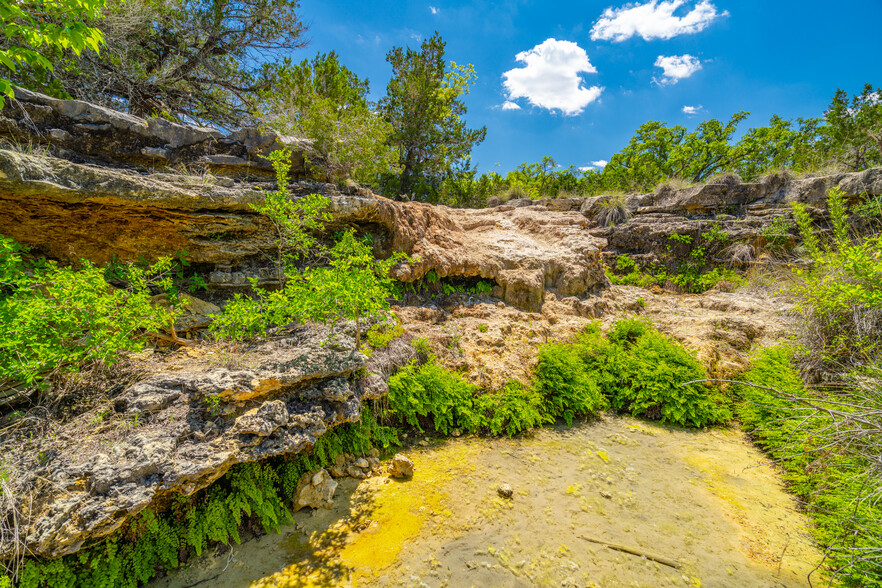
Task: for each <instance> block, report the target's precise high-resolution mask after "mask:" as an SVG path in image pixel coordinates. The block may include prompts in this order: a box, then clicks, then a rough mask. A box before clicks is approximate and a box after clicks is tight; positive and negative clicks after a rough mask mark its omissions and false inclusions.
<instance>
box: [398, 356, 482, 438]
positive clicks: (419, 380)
mask: <svg viewBox="0 0 882 588" xmlns="http://www.w3.org/2000/svg"><path fill="white" fill-rule="evenodd" d="M477 389H478V387H477V386H475V385H474V384H471V383H469V382H467V381H466V380H465V379H464V378H463V377H462V376H460V375H459V374H457V373H455V372H451V371H450V370H447V369H445V368H444V367H443V366H441V365H439V364H438V363H436V362H435V361H434V359H430V361H429V362H428V363H426V364H423V365H421V366H417V365H416V363H413V362H412V363H410V364H408V365H406V366H405V367H403V368H401V369H400V370H398V372H396V373H395V375H393V376H392V377H391V378H389V394H388V395H387V397H386V398H387V401H388V402H389V412H388V413H387V415H388V416H389V417H391V418H392V419H393V420H396V421H398V422H400V423H405V424H408V425H410V426H412V427H416V428H418V429H419V430H420V431H422V430H423V429H422V427H423V425H425V423H426V422H428V421H429V420H431V423H432V426H433V428H434V429H435V430H436V431H438V432H440V433H442V434H444V435H447V434H449V433H450V432H451V431H453V429H462V430H465V431H477V430H478V429H480V427H481V421H480V417H479V416H478V414H477V413H476V412H475V410H474V398H473V397H474V394H475V392H476V391H477Z"/></svg>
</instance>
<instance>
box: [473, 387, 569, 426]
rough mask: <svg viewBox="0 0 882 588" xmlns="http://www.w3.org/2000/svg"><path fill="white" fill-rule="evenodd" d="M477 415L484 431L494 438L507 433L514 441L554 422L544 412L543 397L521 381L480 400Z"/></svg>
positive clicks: (476, 410) (476, 408)
mask: <svg viewBox="0 0 882 588" xmlns="http://www.w3.org/2000/svg"><path fill="white" fill-rule="evenodd" d="M475 412H476V413H477V414H478V416H479V418H480V419H481V422H482V427H481V428H482V429H483V430H485V431H487V432H488V433H490V434H491V435H494V436H496V435H502V434H503V433H504V434H506V435H508V436H509V437H513V436H514V435H517V434H518V433H521V432H523V431H526V430H528V429H532V428H534V427H540V426H542V425H544V424H546V423H552V422H554V419H553V418H551V417H550V416H548V415H547V414H545V413H544V412H543V411H542V396H540V395H539V393H537V392H536V391H535V390H534V389H533V388H531V387H529V386H525V385H524V384H522V383H520V382H517V381H511V382H509V383H507V384H506V385H505V386H504V387H503V388H502V389H501V390H499V391H496V392H487V393H485V394H479V395H478V396H476V397H475Z"/></svg>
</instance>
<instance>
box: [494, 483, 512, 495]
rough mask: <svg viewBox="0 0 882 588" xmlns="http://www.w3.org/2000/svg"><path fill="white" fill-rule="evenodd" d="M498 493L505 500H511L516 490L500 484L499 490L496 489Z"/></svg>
mask: <svg viewBox="0 0 882 588" xmlns="http://www.w3.org/2000/svg"><path fill="white" fill-rule="evenodd" d="M496 493H497V494H499V495H500V496H502V497H503V498H511V497H512V496H513V495H514V490H513V489H512V487H511V485H509V484H500V485H499V488H497V489H496Z"/></svg>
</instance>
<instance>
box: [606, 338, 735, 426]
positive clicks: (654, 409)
mask: <svg viewBox="0 0 882 588" xmlns="http://www.w3.org/2000/svg"><path fill="white" fill-rule="evenodd" d="M624 364H625V367H624V385H622V386H619V387H618V388H617V389H616V391H615V393H614V394H613V395H612V396H611V398H610V404H611V405H612V407H613V408H615V409H616V410H620V411H627V412H630V413H631V414H632V415H634V416H646V417H648V418H651V419H660V420H661V421H662V422H670V423H673V424H676V425H682V426H693V427H702V426H705V425H708V424H713V423H721V422H725V421H727V420H729V419H731V418H732V415H731V413H730V412H729V410H728V408H726V406H725V400H724V399H723V398H722V395H721V394H720V393H719V391H717V390H716V389H715V388H713V387H711V386H710V385H708V384H706V383H696V384H689V385H687V386H684V385H683V384H684V383H686V382H690V381H693V380H700V379H704V378H706V377H707V376H706V374H705V371H704V367H703V366H702V365H701V363H699V362H698V360H697V359H695V356H694V354H692V353H690V352H688V351H687V350H686V349H684V348H683V347H682V346H681V345H679V344H678V343H676V342H675V341H672V340H671V339H669V338H667V337H665V336H664V335H662V334H661V333H658V332H655V331H650V332H647V333H644V334H643V335H641V336H640V337H639V339H637V341H636V342H635V343H634V344H633V345H631V346H630V348H629V349H628V353H627V355H626V356H625V359H624Z"/></svg>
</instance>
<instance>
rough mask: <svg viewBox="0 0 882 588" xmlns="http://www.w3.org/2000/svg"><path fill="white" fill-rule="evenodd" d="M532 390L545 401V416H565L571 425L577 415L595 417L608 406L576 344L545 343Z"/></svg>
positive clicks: (541, 349)
mask: <svg viewBox="0 0 882 588" xmlns="http://www.w3.org/2000/svg"><path fill="white" fill-rule="evenodd" d="M533 387H534V389H535V390H536V392H537V393H539V394H540V395H541V396H542V397H543V399H544V411H545V412H546V414H548V415H549V416H551V417H553V418H558V417H562V418H563V419H564V420H565V421H566V422H567V424H568V425H571V424H572V423H573V419H574V418H575V417H577V416H587V415H592V414H595V413H596V412H598V411H600V410H604V409H605V408H606V407H607V402H606V399H605V398H604V397H603V394H602V393H601V390H600V387H599V386H598V384H597V382H596V381H595V379H594V378H593V377H592V375H591V374H590V373H589V372H588V370H587V369H586V366H585V363H584V362H583V361H582V358H581V356H580V354H579V350H578V349H577V348H576V346H574V345H567V344H564V343H546V344H545V345H543V346H542V347H540V348H539V362H538V364H537V365H536V371H535V374H534V383H533Z"/></svg>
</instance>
